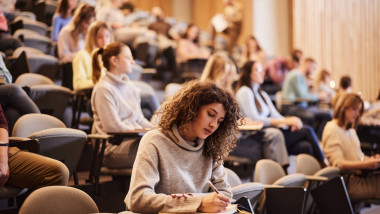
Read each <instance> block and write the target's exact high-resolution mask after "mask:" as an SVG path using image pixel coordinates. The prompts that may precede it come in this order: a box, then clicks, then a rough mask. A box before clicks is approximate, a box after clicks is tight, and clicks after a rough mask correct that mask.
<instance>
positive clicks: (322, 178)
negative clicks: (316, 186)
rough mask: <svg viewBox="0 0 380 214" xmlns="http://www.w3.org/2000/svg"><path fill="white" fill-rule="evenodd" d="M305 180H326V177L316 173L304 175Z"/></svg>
mask: <svg viewBox="0 0 380 214" xmlns="http://www.w3.org/2000/svg"><path fill="white" fill-rule="evenodd" d="M306 180H308V181H327V180H328V178H327V177H323V176H318V175H306Z"/></svg>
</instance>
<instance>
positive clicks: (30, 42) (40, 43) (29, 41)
mask: <svg viewBox="0 0 380 214" xmlns="http://www.w3.org/2000/svg"><path fill="white" fill-rule="evenodd" d="M14 36H15V37H20V36H22V37H23V40H24V46H26V47H32V48H36V49H38V50H40V51H42V52H43V53H45V54H50V53H51V48H52V40H51V39H50V38H49V37H46V36H43V35H41V34H39V33H37V32H34V31H32V30H28V29H18V30H17V31H16V32H15V33H14Z"/></svg>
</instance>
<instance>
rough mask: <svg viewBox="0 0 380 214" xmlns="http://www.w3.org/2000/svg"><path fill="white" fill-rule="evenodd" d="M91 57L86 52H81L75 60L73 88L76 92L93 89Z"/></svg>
mask: <svg viewBox="0 0 380 214" xmlns="http://www.w3.org/2000/svg"><path fill="white" fill-rule="evenodd" d="M91 62H92V61H91V55H90V54H89V53H88V52H87V51H86V50H81V51H79V52H78V54H77V55H76V56H75V57H74V60H73V87H74V90H79V89H84V88H91V87H93V86H94V82H93V81H92V68H91V66H92V65H91Z"/></svg>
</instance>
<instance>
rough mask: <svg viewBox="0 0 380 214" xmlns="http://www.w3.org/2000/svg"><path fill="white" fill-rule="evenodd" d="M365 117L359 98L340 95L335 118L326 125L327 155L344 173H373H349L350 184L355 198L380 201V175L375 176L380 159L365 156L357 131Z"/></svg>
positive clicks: (376, 156)
mask: <svg viewBox="0 0 380 214" xmlns="http://www.w3.org/2000/svg"><path fill="white" fill-rule="evenodd" d="M362 114H363V101H362V99H361V98H360V96H359V95H357V94H354V93H347V94H343V95H340V97H339V99H338V101H337V103H336V106H335V108H334V118H333V120H332V121H330V122H328V123H327V124H326V127H325V130H324V131H323V136H322V146H323V152H324V153H325V154H326V158H327V159H328V161H329V163H330V164H331V165H332V166H337V167H339V168H340V169H341V170H343V171H360V170H370V173H368V174H366V175H364V174H349V175H347V176H346V179H345V180H346V182H348V183H346V185H347V190H348V194H349V196H350V198H351V199H370V198H376V199H380V174H373V173H371V171H372V170H376V169H378V168H379V167H380V156H379V154H376V155H374V156H371V157H368V156H365V155H364V154H363V152H362V150H361V148H360V141H359V138H358V136H357V134H356V132H355V128H356V125H357V124H358V121H359V119H360V116H361V115H362Z"/></svg>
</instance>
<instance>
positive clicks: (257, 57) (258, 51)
mask: <svg viewBox="0 0 380 214" xmlns="http://www.w3.org/2000/svg"><path fill="white" fill-rule="evenodd" d="M251 60H252V61H259V62H261V63H264V61H265V52H264V50H263V49H262V48H261V46H260V44H259V42H258V41H257V39H256V37H254V36H253V35H250V36H248V38H247V39H246V40H245V49H244V52H243V54H242V58H241V62H242V64H244V63H246V62H247V61H251Z"/></svg>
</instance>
